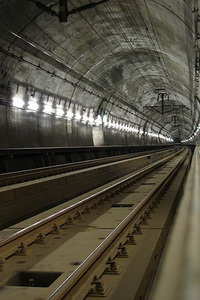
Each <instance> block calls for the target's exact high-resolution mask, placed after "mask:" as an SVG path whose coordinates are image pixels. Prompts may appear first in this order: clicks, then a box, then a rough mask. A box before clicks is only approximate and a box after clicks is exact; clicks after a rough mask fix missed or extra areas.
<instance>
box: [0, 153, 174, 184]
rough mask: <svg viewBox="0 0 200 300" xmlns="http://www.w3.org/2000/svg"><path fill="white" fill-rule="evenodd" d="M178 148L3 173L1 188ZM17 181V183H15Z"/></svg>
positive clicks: (0, 175) (0, 180) (0, 182)
mask: <svg viewBox="0 0 200 300" xmlns="http://www.w3.org/2000/svg"><path fill="white" fill-rule="evenodd" d="M176 150H177V148H174V149H167V150H166V149H164V150H159V151H157V150H152V151H150V152H147V151H144V152H140V153H131V154H123V155H117V156H112V157H104V158H97V159H91V160H85V161H81V162H73V163H67V164H59V165H55V166H49V167H43V168H35V169H27V170H21V171H17V172H9V173H1V174H0V187H3V186H8V185H12V184H15V183H21V182H26V181H29V180H34V179H38V178H44V177H47V176H55V175H59V174H62V173H67V172H70V171H75V170H79V169H83V168H88V167H94V166H97V165H102V164H107V163H112V162H115V161H116V162H117V161H120V160H125V159H129V158H134V157H135V158H137V157H140V158H141V157H143V156H144V157H145V156H149V155H151V154H154V153H158V154H159V153H162V152H171V151H176ZM14 181H17V182H14Z"/></svg>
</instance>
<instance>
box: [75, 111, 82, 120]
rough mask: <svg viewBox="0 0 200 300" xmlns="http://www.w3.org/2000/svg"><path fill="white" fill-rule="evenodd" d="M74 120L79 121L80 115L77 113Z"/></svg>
mask: <svg viewBox="0 0 200 300" xmlns="http://www.w3.org/2000/svg"><path fill="white" fill-rule="evenodd" d="M74 118H75V120H77V121H80V119H81V114H80V113H79V112H78V111H77V112H76V114H75V117H74Z"/></svg>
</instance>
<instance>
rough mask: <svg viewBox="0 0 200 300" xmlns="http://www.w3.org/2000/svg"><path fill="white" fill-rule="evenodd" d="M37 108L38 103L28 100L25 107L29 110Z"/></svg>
mask: <svg viewBox="0 0 200 300" xmlns="http://www.w3.org/2000/svg"><path fill="white" fill-rule="evenodd" d="M38 108H39V105H38V104H37V102H36V101H32V100H30V101H29V102H28V107H27V109H30V110H33V111H37V110H38Z"/></svg>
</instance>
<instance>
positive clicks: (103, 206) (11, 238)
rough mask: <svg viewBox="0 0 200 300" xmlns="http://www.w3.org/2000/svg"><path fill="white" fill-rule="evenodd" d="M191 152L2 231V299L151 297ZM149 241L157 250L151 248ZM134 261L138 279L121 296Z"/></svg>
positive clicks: (133, 174)
mask: <svg viewBox="0 0 200 300" xmlns="http://www.w3.org/2000/svg"><path fill="white" fill-rule="evenodd" d="M189 153H190V152H189V150H188V149H182V150H180V151H179V152H177V153H173V154H171V155H169V156H168V157H165V158H162V159H161V160H159V161H156V162H153V163H151V164H150V165H148V166H145V167H143V168H141V169H140V170H137V171H135V172H133V173H132V174H129V175H124V176H123V178H120V179H116V180H115V181H112V182H111V183H108V184H106V185H104V186H102V187H99V188H97V189H95V190H94V192H90V193H88V194H87V195H86V197H82V198H81V200H80V199H79V198H76V199H74V200H71V201H69V202H67V204H62V207H59V208H58V209H59V210H58V211H57V212H55V211H54V213H52V211H49V212H46V213H43V214H42V215H40V217H36V218H35V219H34V220H35V223H33V224H31V223H32V222H33V219H31V220H29V221H28V222H24V223H20V224H18V225H16V226H15V227H12V228H9V229H7V230H5V231H2V233H1V237H2V239H1V241H0V246H1V250H0V257H1V265H0V268H1V271H2V272H1V273H0V284H1V288H2V289H1V291H0V299H4V300H12V299H15V300H17V299H19V300H21V299H51V300H54V299H94V297H107V298H108V299H143V297H144V295H145V293H146V290H147V288H148V286H149V283H150V282H151V279H152V278H151V277H152V276H153V275H152V276H149V274H151V273H152V274H153V272H154V271H155V269H156V266H157V263H158V260H159V257H160V255H161V250H162V248H163V244H164V240H165V238H166V236H167V231H168V230H169V226H170V222H171V220H172V215H173V213H174V209H175V206H176V203H177V194H178V192H179V186H180V184H181V183H182V180H183V178H184V176H185V173H186V170H187V168H188V164H189V161H190V154H189ZM177 178H178V179H177ZM177 181H180V182H179V184H178V183H177ZM174 182H175V183H174ZM174 185H175V186H174ZM166 194H169V195H170V198H168V200H166ZM164 198H165V199H164ZM163 199H164V200H163ZM163 203H164V207H163V208H162V206H163ZM163 209H164V210H163ZM54 210H55V209H54ZM157 210H158V211H159V213H158V215H157V213H156V211H157ZM164 211H165V213H164ZM161 212H162V213H161ZM161 215H163V217H161ZM38 219H39V221H38ZM36 220H37V221H36ZM156 220H157V221H156ZM155 222H157V223H155ZM27 224H31V225H29V226H27ZM17 227H19V228H21V229H17ZM13 232H14V233H13ZM161 240H162V241H161ZM145 247H146V249H149V250H148V251H147V252H144V253H143V251H144V249H145ZM142 253H143V254H144V256H142V257H141V254H142ZM152 257H153V260H154V263H153V262H151V260H152ZM125 258H126V259H125ZM139 259H141V261H140V262H139ZM144 261H145V263H144V264H143V262H144ZM137 262H139V266H140V267H139V270H138V267H137V268H136V266H137ZM131 264H133V265H134V266H135V267H134V272H133V270H132V269H131V270H132V271H131V275H130V276H129V277H130V278H131V276H133V275H132V273H134V278H137V281H138V282H135V283H134V285H131V288H130V290H131V296H130V295H129V289H128V291H126V292H125V291H124V293H126V294H127V295H126V296H125V295H124V298H119V297H122V296H123V295H121V296H119V294H120V292H119V291H118V289H117V288H114V286H115V285H116V283H117V286H118V287H119V289H120V291H121V283H120V282H123V280H124V279H123V278H124V277H123V276H124V275H125V274H126V271H125V270H127V269H128V266H129V265H131ZM151 264H152V266H151V267H150V269H149V267H148V266H149V265H151ZM22 267H23V268H22ZM22 269H23V271H22ZM13 271H15V272H16V273H14V274H13ZM135 272H136V273H135ZM146 272H147V273H148V276H147V274H146ZM123 274H124V275H123ZM145 274H146V275H145ZM115 275H117V276H115ZM126 276H127V274H126ZM145 276H147V277H148V280H147V279H146V277H145ZM103 282H104V284H103ZM122 290H123V288H122ZM125 290H126V289H125ZM115 291H117V292H116V293H117V294H115ZM22 295H23V297H22ZM133 295H134V297H133ZM116 296H117V297H118V298H116ZM129 297H131V298H129Z"/></svg>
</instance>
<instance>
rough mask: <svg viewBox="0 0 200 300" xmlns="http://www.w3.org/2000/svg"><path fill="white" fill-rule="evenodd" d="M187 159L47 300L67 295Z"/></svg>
mask: <svg viewBox="0 0 200 300" xmlns="http://www.w3.org/2000/svg"><path fill="white" fill-rule="evenodd" d="M186 157H187V153H186V154H185V155H184V157H183V158H182V159H181V161H179V163H178V164H176V165H175V167H174V168H172V170H170V172H169V173H168V174H167V175H166V176H165V177H164V178H163V179H162V180H161V181H160V182H159V183H158V184H157V185H156V186H155V187H154V188H153V189H152V190H151V192H150V193H149V194H148V195H147V196H145V197H144V199H143V200H142V201H141V202H140V203H139V204H137V206H136V207H135V208H134V209H133V210H132V211H131V213H130V214H129V215H128V216H127V217H126V218H125V219H124V220H123V221H122V222H121V223H120V224H119V225H118V226H117V227H116V228H115V229H114V230H113V231H112V232H111V233H110V234H109V235H108V236H107V237H106V238H105V240H104V241H103V242H102V243H101V244H100V245H99V246H98V247H97V248H96V249H95V250H94V251H93V252H92V253H91V254H90V255H89V256H88V257H87V258H86V259H85V260H84V261H83V262H82V263H81V264H80V266H79V267H78V268H77V269H76V270H75V271H74V272H73V273H72V274H71V275H70V276H69V277H68V278H67V279H66V280H65V281H63V283H62V284H61V285H60V286H59V287H58V288H57V289H56V290H55V291H54V292H53V293H52V294H51V295H50V296H49V298H48V300H58V299H62V297H64V296H66V295H67V293H69V291H70V290H71V289H72V288H73V287H74V286H75V285H76V283H77V282H78V281H79V280H80V278H81V277H82V276H83V275H84V274H85V273H86V272H87V271H88V270H89V269H90V267H91V266H92V265H93V264H94V263H95V262H96V261H97V260H98V259H99V258H100V257H101V256H102V254H103V253H104V252H105V250H106V249H108V248H109V247H110V246H111V244H113V242H114V241H115V240H116V239H117V237H118V236H119V235H120V234H122V232H123V231H124V230H126V228H127V226H129V225H130V223H131V222H132V221H133V219H134V218H135V217H136V216H137V215H138V213H139V212H140V211H141V209H142V208H143V207H144V206H146V204H147V203H148V202H149V201H150V200H151V198H152V197H153V196H154V195H155V194H158V192H160V191H161V190H162V189H163V188H164V186H166V185H167V184H168V182H169V181H170V179H171V178H172V177H173V176H174V175H175V174H176V172H177V171H178V170H179V168H180V166H181V165H182V164H183V162H184V161H185V159H186Z"/></svg>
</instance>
